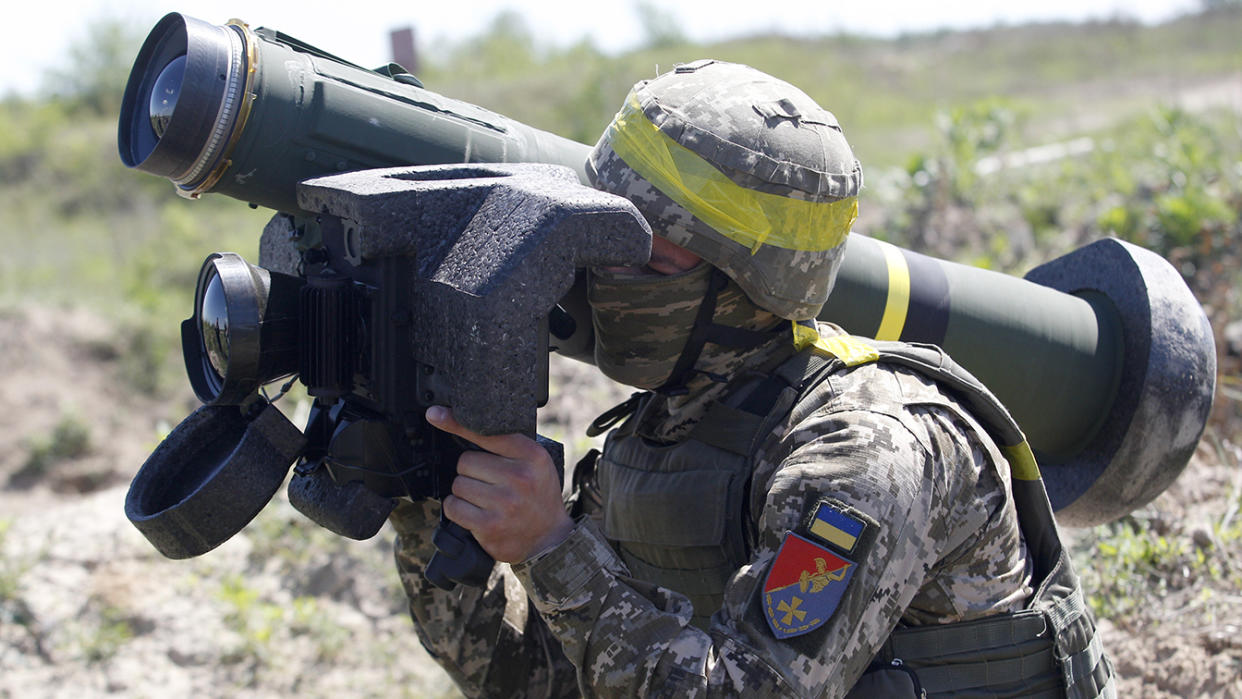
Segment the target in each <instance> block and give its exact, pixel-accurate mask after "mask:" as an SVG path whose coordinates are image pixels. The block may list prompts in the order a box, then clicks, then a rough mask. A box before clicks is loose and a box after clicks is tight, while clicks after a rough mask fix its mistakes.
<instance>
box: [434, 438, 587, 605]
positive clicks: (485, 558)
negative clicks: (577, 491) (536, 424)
mask: <svg viewBox="0 0 1242 699" xmlns="http://www.w3.org/2000/svg"><path fill="white" fill-rule="evenodd" d="M535 439H536V441H538V442H539V445H540V446H542V447H543V448H544V449H546V450H547V451H548V455H549V456H551V457H552V463H553V464H555V465H556V472H557V474H558V475H559V476H560V478H561V480H562V481H564V479H565V450H564V447H563V446H562V445H561V444H560V442H557V441H555V440H552V439H548V438H547V437H544V436H542V435H536V437H535ZM458 441H460V440H458ZM469 448H477V447H474V445H469ZM455 470H456V469H454V471H455ZM450 483H451V481H450ZM431 543H433V544H435V547H436V552H435V553H434V554H432V556H431V560H430V561H428V562H427V569H426V570H425V571H423V574H424V575H425V576H426V577H427V580H428V581H429V582H430V583H431V584H432V585H435V586H436V587H438V588H440V589H441V590H451V589H453V588H454V587H456V586H457V583H461V584H463V585H470V586H472V587H482V586H483V585H485V584H487V578H488V576H489V575H491V574H492V567H493V566H495V565H496V561H495V559H493V558H492V557H491V554H489V553H488V552H486V551H484V550H483V547H482V546H479V542H478V541H475V539H474V535H473V534H471V533H470V531H469V530H468V529H466V528H465V527H463V526H461V525H460V524H457V523H456V522H453V521H452V520H450V519H448V518H447V517H445V516H444V509H443V508H441V510H440V524H439V525H437V526H436V531H435V533H434V534H432V536H431Z"/></svg>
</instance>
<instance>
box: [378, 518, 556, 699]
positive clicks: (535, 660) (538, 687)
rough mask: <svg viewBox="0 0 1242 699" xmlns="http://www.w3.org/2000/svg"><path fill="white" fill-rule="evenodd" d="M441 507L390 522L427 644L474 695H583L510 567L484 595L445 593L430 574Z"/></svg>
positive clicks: (500, 570)
mask: <svg viewBox="0 0 1242 699" xmlns="http://www.w3.org/2000/svg"><path fill="white" fill-rule="evenodd" d="M439 516H440V506H439V504H438V503H436V502H433V501H430V500H427V501H422V502H418V503H411V502H408V501H407V502H403V503H402V504H400V505H399V506H398V507H397V509H395V510H394V511H393V513H392V515H391V516H390V517H389V520H390V521H391V523H392V524H393V527H394V528H395V529H396V531H397V540H396V545H395V556H396V563H397V572H398V574H399V576H400V578H401V584H402V586H403V587H404V588H405V593H406V596H407V598H408V599H409V604H410V616H411V617H412V618H413V619H414V625H415V628H416V629H417V632H418V637H419V640H420V641H421V642H422V644H423V646H424V647H425V648H426V649H427V650H428V652H430V653H431V655H432V656H433V657H434V658H435V659H436V661H437V662H439V663H440V665H441V666H442V667H444V668H445V670H446V671H447V672H448V673H449V675H450V676H452V677H453V680H454V681H455V682H456V683H457V685H458V687H460V688H461V690H462V692H463V693H465V694H466V695H467V696H484V697H494V696H507V697H523V696H533V697H561V696H576V679H575V670H574V667H573V665H571V664H570V663H569V661H568V660H566V658H565V656H564V653H562V652H561V646H560V642H559V641H557V640H556V639H555V638H554V637H553V636H552V635H551V634H550V633H549V632H548V629H547V626H546V625H545V624H544V623H543V621H542V619H540V618H539V615H538V614H536V613H534V612H533V610H530V609H529V602H528V600H527V597H526V592H525V591H524V590H523V589H522V587H521V585H520V584H518V582H517V580H516V579H515V578H514V576H513V574H512V572H511V571H510V570H509V567H508V566H507V565H504V564H498V565H497V566H496V568H495V570H494V571H493V572H492V575H491V577H490V578H489V579H488V581H487V585H486V586H485V587H483V588H481V589H480V588H475V587H468V586H464V585H458V586H457V588H456V589H454V590H452V591H445V590H441V589H439V588H437V587H435V586H434V585H432V584H431V583H429V582H427V580H426V578H425V577H424V576H423V568H424V567H425V566H426V563H427V561H429V560H430V559H431V554H432V553H433V552H434V547H433V546H432V544H431V534H432V531H433V530H434V529H435V526H436V523H437V522H438V521H439Z"/></svg>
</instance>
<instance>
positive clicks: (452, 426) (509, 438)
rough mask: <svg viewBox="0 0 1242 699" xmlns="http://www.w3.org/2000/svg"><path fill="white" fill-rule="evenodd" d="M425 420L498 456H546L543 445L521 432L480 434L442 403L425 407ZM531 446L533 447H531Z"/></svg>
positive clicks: (526, 457) (521, 457) (517, 457)
mask: <svg viewBox="0 0 1242 699" xmlns="http://www.w3.org/2000/svg"><path fill="white" fill-rule="evenodd" d="M426 417H427V422H429V423H431V424H432V425H433V426H434V427H436V428H437V429H441V430H443V431H445V432H448V433H449V434H455V435H457V436H458V437H461V438H462V439H464V440H466V441H468V442H470V443H472V444H475V445H476V446H478V447H479V448H480V449H486V450H487V451H490V452H492V453H493V454H497V455H500V456H504V457H508V458H511V459H523V460H527V459H535V458H540V454H539V452H542V453H543V455H545V456H546V454H547V452H544V451H543V447H541V446H539V445H538V444H537V443H536V442H535V440H533V439H531V438H529V437H527V436H525V435H521V434H499V435H482V434H479V433H478V432H475V431H474V430H472V429H470V428H468V427H466V426H465V425H463V424H461V423H460V422H458V421H457V419H456V418H455V417H453V411H452V410H450V409H449V408H446V407H444V406H442V405H433V406H431V407H430V408H427V413H426ZM532 447H533V449H532Z"/></svg>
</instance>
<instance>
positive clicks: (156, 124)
mask: <svg viewBox="0 0 1242 699" xmlns="http://www.w3.org/2000/svg"><path fill="white" fill-rule="evenodd" d="M185 63H186V58H185V56H178V57H176V58H174V59H172V60H171V61H169V63H168V65H166V66H164V70H162V71H160V75H159V77H158V78H156V79H155V86H154V87H152V88H151V103H150V106H149V109H148V111H149V113H150V115H151V128H152V129H154V130H155V135H156V137H158V138H163V137H164V132H165V131H167V130H168V122H170V121H172V116H173V110H174V109H176V108H177V98H178V97H180V96H181V81H182V79H183V78H184V77H185Z"/></svg>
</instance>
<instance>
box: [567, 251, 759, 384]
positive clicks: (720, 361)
mask: <svg viewBox="0 0 1242 699" xmlns="http://www.w3.org/2000/svg"><path fill="white" fill-rule="evenodd" d="M710 274H711V267H710V266H709V265H706V264H700V265H698V266H697V267H695V268H694V269H691V270H689V271H686V272H682V273H680V274H671V275H660V274H651V273H648V274H642V273H634V272H628V271H627V272H609V271H605V270H602V269H595V270H591V272H590V276H589V277H588V282H587V300H588V301H589V303H590V304H591V318H592V322H593V324H594V326H595V365H596V366H597V367H599V369H600V371H602V372H604V375H605V376H607V377H609V378H610V379H612V380H614V381H617V382H619V383H623V384H626V385H627V386H634V387H636V388H645V389H652V388H655V387H657V386H659V385H661V384H663V383H664V382H665V381H666V380H667V379H668V378H669V374H670V373H671V372H672V370H673V367H674V366H675V365H676V364H677V360H678V359H679V358H680V356H681V352H682V349H683V348H684V347H685V344H686V340H687V338H688V337H689V336H690V329H691V327H692V326H693V325H694V320H695V317H696V316H697V314H698V312H699V306H700V305H701V304H702V303H703V297H704V296H705V295H706V293H707V286H708V280H709V278H710ZM713 320H714V322H716V323H719V324H721V325H727V326H730V327H735V328H744V329H746V330H760V331H762V330H770V329H772V328H774V327H775V326H777V325H779V324H780V323H782V322H783V321H781V319H780V318H778V317H776V316H775V315H773V314H772V313H771V312H769V311H766V310H764V309H762V308H760V307H758V306H756V305H755V303H754V302H753V301H751V300H750V299H749V298H748V297H747V296H746V294H745V292H743V291H742V289H741V287H739V286H738V285H737V283H736V282H733V281H730V282H729V284H728V285H727V286H726V287H725V288H724V289H722V290H721V291H720V292H718V294H717V297H716V312H715V314H714V315H713ZM740 354H743V353H739V352H737V351H734V350H730V349H729V348H726V347H720V346H718V345H714V344H712V343H708V345H707V346H706V347H705V348H704V349H703V352H702V353H701V354H700V356H699V359H698V361H697V362H696V363H695V368H697V369H698V370H699V372H700V373H699V375H698V382H700V383H702V382H706V381H708V379H707V378H706V376H707V375H708V374H715V375H719V376H731V375H733V370H734V369H736V367H737V364H738V362H737V359H736V358H737V357H738V356H739V355H740Z"/></svg>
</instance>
